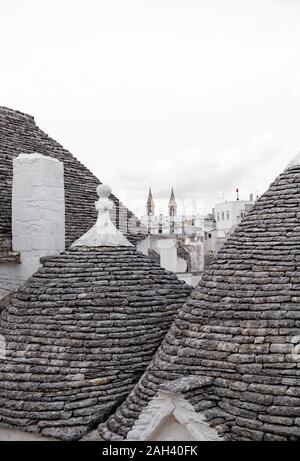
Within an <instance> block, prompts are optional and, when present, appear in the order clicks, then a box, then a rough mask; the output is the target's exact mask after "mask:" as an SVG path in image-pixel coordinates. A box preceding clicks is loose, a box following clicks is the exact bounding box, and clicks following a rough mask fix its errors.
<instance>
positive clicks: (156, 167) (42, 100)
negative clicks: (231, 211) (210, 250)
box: [0, 0, 300, 214]
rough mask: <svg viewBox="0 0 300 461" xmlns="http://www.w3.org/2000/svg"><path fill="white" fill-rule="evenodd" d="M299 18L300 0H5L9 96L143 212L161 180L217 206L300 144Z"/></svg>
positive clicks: (261, 184)
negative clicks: (149, 193)
mask: <svg viewBox="0 0 300 461" xmlns="http://www.w3.org/2000/svg"><path fill="white" fill-rule="evenodd" d="M299 21H300V1H298V0H282V1H279V0H270V1H268V0H259V1H258V0H257V1H255V0H244V1H243V0H236V1H233V0H232V1H230V0H219V1H217V0H194V1H193V0H81V1H79V0H42V1H41V0H26V1H24V0H0V63H1V64H0V70H1V71H0V105H5V106H8V107H11V108H14V109H19V110H21V111H24V112H27V113H30V114H32V115H34V116H35V119H36V122H37V124H38V125H39V126H40V127H41V128H43V129H44V130H45V131H46V132H48V134H50V135H51V136H52V137H54V138H55V139H56V140H58V141H59V142H61V143H62V144H63V145H64V146H65V147H66V148H68V149H69V150H70V151H71V152H72V153H73V154H74V155H75V156H77V158H79V159H80V160H81V161H82V162H83V163H85V164H86V165H87V166H88V167H89V168H90V169H91V170H92V171H93V172H94V173H95V174H96V175H97V176H98V177H99V179H100V180H101V181H103V182H108V183H109V184H110V185H111V186H112V188H113V191H114V193H115V194H117V195H118V196H119V197H120V198H121V199H122V200H123V202H125V203H126V204H127V205H129V207H131V208H132V209H133V210H134V211H136V213H137V214H141V213H142V212H143V209H144V204H145V201H146V197H147V193H148V187H149V186H150V185H151V186H152V191H153V194H154V198H156V199H157V210H158V211H159V209H162V208H163V206H165V200H163V199H164V198H165V199H166V198H168V196H169V193H170V188H171V186H174V189H175V194H176V196H177V197H178V199H185V200H189V199H198V200H200V201H201V203H205V208H206V211H209V209H210V207H211V206H212V205H213V204H214V203H215V202H217V201H220V200H221V199H222V197H223V196H224V197H225V198H226V199H228V200H230V199H232V198H234V197H235V189H236V187H239V188H240V195H241V198H248V195H249V193H250V192H253V193H256V191H257V192H258V193H259V194H261V193H263V192H264V190H265V189H266V188H267V187H268V185H269V183H270V182H271V181H272V180H273V179H274V178H275V176H276V175H278V174H279V173H280V172H281V171H282V169H283V168H284V167H285V165H286V164H287V163H288V162H289V160H290V159H291V158H292V157H293V156H294V155H295V154H296V152H297V151H298V150H299V149H300V128H299V115H300V59H299V56H300V27H299ZM159 198H160V199H162V200H161V201H160V202H159V201H158V199H159ZM203 206H204V205H203ZM162 211H164V209H162Z"/></svg>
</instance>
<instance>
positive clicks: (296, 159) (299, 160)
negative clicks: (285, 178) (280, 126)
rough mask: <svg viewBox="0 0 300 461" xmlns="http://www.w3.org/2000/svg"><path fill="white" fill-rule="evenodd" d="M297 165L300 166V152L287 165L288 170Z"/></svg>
mask: <svg viewBox="0 0 300 461" xmlns="http://www.w3.org/2000/svg"><path fill="white" fill-rule="evenodd" d="M296 166H300V152H298V154H296V155H295V157H294V158H293V159H292V160H291V161H290V163H289V164H288V165H287V167H286V170H288V169H289V168H293V167H296Z"/></svg>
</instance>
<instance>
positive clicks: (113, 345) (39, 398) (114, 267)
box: [0, 247, 191, 440]
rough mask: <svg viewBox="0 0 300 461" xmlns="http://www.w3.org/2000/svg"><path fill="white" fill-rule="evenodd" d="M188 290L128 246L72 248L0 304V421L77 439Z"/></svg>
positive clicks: (123, 384) (148, 351) (135, 375)
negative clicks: (1, 350)
mask: <svg viewBox="0 0 300 461" xmlns="http://www.w3.org/2000/svg"><path fill="white" fill-rule="evenodd" d="M190 292H191V289H190V287H189V286H188V285H186V284H185V283H184V282H181V281H179V280H178V279H177V277H176V276H175V275H174V274H172V273H170V272H167V271H165V270H164V269H162V268H161V267H160V266H158V265H154V264H153V263H152V262H151V260H150V259H149V258H147V257H146V256H144V255H143V254H141V253H139V252H137V251H136V249H135V248H134V247H101V248H100V247H99V248H92V247H72V248H70V249H69V250H67V251H66V252H65V253H62V254H61V255H59V256H57V257H55V258H52V259H50V260H48V261H47V262H46V263H45V264H44V267H43V268H42V269H40V270H39V271H38V272H37V273H36V274H34V275H33V276H32V277H31V278H30V279H29V280H28V282H27V283H26V284H25V285H24V286H23V287H22V288H21V289H20V290H19V291H18V292H17V293H15V294H13V295H12V297H11V301H10V303H9V304H8V305H6V306H4V307H3V311H2V315H1V320H0V335H3V336H4V337H5V339H6V358H5V360H0V425H2V426H3V425H8V426H9V427H13V428H19V429H22V430H26V431H31V432H39V433H41V434H42V435H44V436H49V437H58V438H61V439H66V440H71V439H77V438H79V437H80V436H82V435H83V434H85V433H86V432H87V431H88V430H91V429H92V428H93V427H95V424H96V425H97V423H99V422H101V421H104V420H105V419H106V418H107V417H108V415H110V414H111V413H112V412H113V411H114V409H115V408H116V407H117V406H118V405H119V404H120V403H121V402H122V401H123V400H124V399H125V398H126V396H127V395H128V394H129V392H130V391H131V390H132V388H133V386H134V384H135V383H136V382H137V381H138V379H139V377H140V376H141V374H142V373H143V371H144V370H145V368H146V367H147V365H148V364H149V362H150V360H151V358H152V357H153V355H154V353H155V352H156V350H157V348H158V346H159V345H160V343H161V341H162V339H163V337H164V336H165V333H166V331H167V330H168V328H169V327H170V325H171V323H172V321H173V320H174V318H175V316H176V314H177V312H178V309H179V308H180V307H181V306H182V304H183V303H184V301H185V300H186V299H187V297H188V296H189V294H190Z"/></svg>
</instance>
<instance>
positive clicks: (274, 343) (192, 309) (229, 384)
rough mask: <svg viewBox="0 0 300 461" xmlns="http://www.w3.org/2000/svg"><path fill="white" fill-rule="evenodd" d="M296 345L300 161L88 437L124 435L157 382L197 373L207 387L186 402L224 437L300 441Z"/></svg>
mask: <svg viewBox="0 0 300 461" xmlns="http://www.w3.org/2000/svg"><path fill="white" fill-rule="evenodd" d="M299 343H300V165H299V163H298V164H297V163H296V164H293V166H292V167H291V168H289V169H287V170H286V171H285V172H284V173H282V174H281V175H280V176H279V177H278V178H277V179H276V180H275V182H274V183H273V184H272V185H271V186H270V188H269V190H268V191H267V192H266V193H265V194H264V195H263V196H262V197H261V198H260V199H259V200H258V202H257V203H256V205H255V207H254V208H253V209H252V210H251V211H250V212H249V214H248V215H247V216H246V217H245V219H244V220H243V221H242V223H241V225H240V226H239V227H238V228H237V229H236V231H235V232H234V233H233V234H232V235H231V237H230V238H229V239H228V241H227V243H226V244H225V245H224V247H223V248H222V249H221V250H220V252H219V253H218V255H217V256H216V258H215V259H214V260H213V261H212V263H211V265H210V267H209V268H208V269H207V270H206V271H205V272H204V275H203V277H202V280H201V281H200V283H199V285H198V287H197V288H196V289H195V291H194V292H193V293H192V295H191V297H190V298H189V300H188V301H187V302H186V303H185V305H184V306H183V308H182V309H181V311H180V313H179V316H178V317H177V319H176V320H175V322H174V323H173V325H172V327H171V329H170V330H169V332H168V334H167V335H166V338H165V340H164V342H163V343H162V346H161V347H160V348H159V350H158V352H157V353H156V355H155V357H154V359H153V361H152V362H151V364H150V366H149V367H148V369H147V370H146V372H145V374H144V375H143V377H142V378H141V380H140V381H139V383H138V384H137V386H136V387H135V389H134V390H133V392H132V393H131V394H130V395H129V396H128V398H127V399H126V401H125V402H124V404H122V405H121V406H120V407H119V408H118V410H117V411H116V413H115V415H114V416H112V417H111V418H109V419H108V421H107V423H106V424H102V425H100V427H99V429H98V432H97V433H94V437H98V438H99V437H100V438H102V439H122V438H124V437H126V435H127V434H128V432H129V431H130V430H131V429H132V427H133V426H134V423H135V421H137V419H138V418H139V415H140V414H141V412H142V411H143V409H144V408H146V406H147V405H148V403H149V401H150V400H151V399H152V397H153V396H154V395H155V394H156V392H157V391H158V389H159V386H160V385H161V384H162V383H164V382H169V381H172V380H177V379H180V378H182V377H185V376H189V375H194V376H195V375H196V376H199V380H200V381H201V380H202V379H203V378H213V383H212V384H211V385H210V386H208V387H207V388H205V389H200V390H197V388H195V389H194V390H192V389H191V391H190V395H189V398H190V399H191V401H192V403H193V406H194V408H196V409H197V411H199V412H202V413H204V414H205V415H206V416H207V418H208V420H210V423H211V424H214V426H215V427H216V428H217V430H218V432H219V434H220V436H223V437H225V438H226V439H229V440H290V441H291V440H300V352H299ZM297 344H298V346H297ZM209 410H212V413H213V414H214V415H217V417H216V418H214V417H213V416H210V417H209V413H207V412H209ZM220 415H222V416H220Z"/></svg>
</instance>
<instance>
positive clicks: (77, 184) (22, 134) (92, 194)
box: [0, 107, 147, 250]
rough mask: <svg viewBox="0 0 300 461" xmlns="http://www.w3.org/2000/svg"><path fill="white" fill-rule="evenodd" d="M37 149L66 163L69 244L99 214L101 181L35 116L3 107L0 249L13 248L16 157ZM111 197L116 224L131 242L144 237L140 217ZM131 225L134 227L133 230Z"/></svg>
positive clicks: (0, 123) (0, 118) (0, 116)
mask: <svg viewBox="0 0 300 461" xmlns="http://www.w3.org/2000/svg"><path fill="white" fill-rule="evenodd" d="M35 152H36V153H39V154H42V155H49V156H50V157H54V158H56V159H57V160H60V161H61V162H63V164H64V175H65V206H66V246H67V247H68V246H69V245H70V244H71V243H72V242H73V241H74V240H76V239H78V238H79V237H80V236H81V235H83V234H84V233H85V232H87V230H88V229H89V228H90V227H91V226H92V225H93V223H94V222H95V219H96V217H97V213H96V211H95V208H94V202H95V200H97V194H96V187H97V185H99V183H100V181H99V180H98V179H97V178H96V177H95V176H94V175H93V174H92V173H91V172H90V171H89V170H88V169H87V168H86V167H85V166H84V165H82V164H81V163H80V162H79V161H78V160H77V159H76V158H75V157H73V155H72V154H70V152H68V151H67V150H66V149H64V148H63V147H62V146H61V145H60V144H59V143H57V142H56V141H54V140H53V139H51V138H50V137H49V136H48V135H47V134H46V133H44V132H43V131H42V130H41V129H40V128H38V127H37V126H36V124H35V122H34V118H33V117H31V116H30V115H26V114H23V113H21V112H18V111H14V110H12V109H8V108H5V107H0V200H1V220H0V250H1V249H2V250H3V249H4V250H9V249H11V248H10V247H11V232H12V231H11V196H12V176H13V159H14V158H15V157H17V156H18V155H19V154H32V153H35ZM112 199H113V200H114V203H115V205H116V217H115V220H114V221H115V223H116V226H117V227H120V230H121V231H122V232H123V233H124V234H125V235H126V236H127V237H128V239H129V240H130V241H131V242H132V243H137V242H138V241H139V240H141V239H143V238H145V236H146V234H147V232H146V230H144V229H142V228H140V229H139V228H138V227H136V226H135V224H134V223H136V222H138V220H137V218H136V217H135V216H134V215H133V214H132V213H131V212H130V211H128V210H127V209H126V208H125V206H124V205H123V204H122V203H121V202H120V201H119V200H118V199H117V198H116V197H114V196H112ZM128 223H129V224H128ZM128 225H130V226H132V228H133V232H132V231H131V230H130V229H128Z"/></svg>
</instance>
